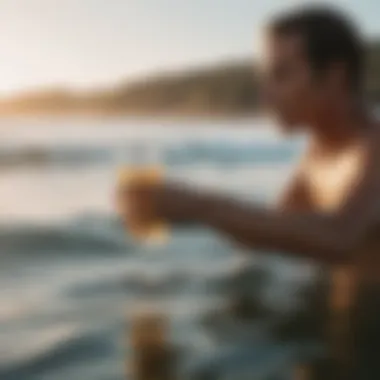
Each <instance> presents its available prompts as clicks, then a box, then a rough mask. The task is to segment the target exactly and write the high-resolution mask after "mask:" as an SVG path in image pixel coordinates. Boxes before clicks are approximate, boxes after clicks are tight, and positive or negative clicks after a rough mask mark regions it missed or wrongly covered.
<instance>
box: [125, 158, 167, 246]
mask: <svg viewBox="0 0 380 380" xmlns="http://www.w3.org/2000/svg"><path fill="white" fill-rule="evenodd" d="M163 179H164V170H163V168H162V166H161V165H158V164H148V163H146V164H144V163H141V161H140V162H133V163H132V164H130V165H124V167H122V168H121V169H120V170H119V174H118V184H119V187H120V188H123V187H128V186H130V185H133V184H141V185H144V184H147V185H153V186H154V185H156V184H159V183H161V182H162V181H163ZM126 206H127V207H128V205H126ZM126 228H127V230H128V232H129V233H130V234H131V235H132V236H133V237H134V238H135V239H136V240H139V241H142V242H144V243H153V244H157V243H161V244H162V243H164V242H166V240H167V238H168V227H167V225H166V224H165V223H164V222H163V221H161V220H152V221H149V222H144V223H143V224H142V223H133V220H132V221H130V222H127V224H126Z"/></svg>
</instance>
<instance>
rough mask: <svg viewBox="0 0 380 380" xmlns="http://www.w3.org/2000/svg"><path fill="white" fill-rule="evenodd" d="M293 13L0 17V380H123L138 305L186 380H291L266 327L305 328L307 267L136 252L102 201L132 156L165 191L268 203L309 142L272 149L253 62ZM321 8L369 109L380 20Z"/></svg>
mask: <svg viewBox="0 0 380 380" xmlns="http://www.w3.org/2000/svg"><path fill="white" fill-rule="evenodd" d="M300 3H304V4H307V3H308V2H307V1H304V2H300V1H284V0H267V1H265V2H259V1H253V0H192V1H184V0H182V1H180V0H2V1H1V2H0V95H1V96H0V169H1V175H0V257H1V265H0V378H1V379H2V380H65V379H68V378H72V379H78V380H79V379H81V380H123V379H129V378H131V379H132V378H133V377H132V376H131V375H128V371H126V370H125V367H126V366H125V362H126V361H127V362H128V360H129V359H128V358H129V357H130V354H131V342H130V339H129V336H130V335H129V333H128V331H129V330H128V329H129V322H128V321H129V319H128V315H129V313H130V312H131V310H133V309H134V307H135V305H136V303H138V301H139V300H141V297H143V295H144V294H146V293H147V289H148V290H149V289H150V290H152V289H153V290H154V294H155V296H156V297H158V298H157V299H159V301H160V304H161V306H162V305H163V306H164V309H165V313H166V317H167V318H168V321H169V324H170V341H171V342H172V343H173V345H175V346H176V347H180V348H178V350H179V351H180V352H181V355H180V356H181V361H180V363H181V365H180V367H181V371H184V374H183V376H188V375H189V373H193V374H194V373H195V374H196V373H197V371H200V372H202V371H204V368H207V371H211V370H210V368H212V371H214V372H213V374H215V373H217V374H218V373H219V374H223V378H226V379H227V378H231V379H232V378H234V379H236V378H237V377H239V376H240V378H243V375H244V376H246V377H245V378H250V379H252V378H255V379H263V380H264V379H269V378H271V379H274V378H275V379H280V380H281V379H285V378H286V377H285V376H286V373H287V372H286V371H287V370H288V368H289V367H290V365H291V361H292V355H293V354H292V353H293V351H294V349H295V348H294V347H295V346H297V345H299V344H301V343H302V342H301V341H300V340H299V341H297V339H293V340H292V342H293V343H292V344H290V343H289V340H284V339H281V336H282V333H281V332H278V331H277V330H276V329H273V328H271V326H273V325H276V321H278V320H288V319H289V320H291V318H290V317H289V318H288V316H291V315H293V314H294V313H297V312H298V313H299V310H300V307H302V305H304V301H305V297H304V294H305V291H307V290H308V289H309V288H312V287H313V284H314V282H315V280H314V279H315V278H316V277H317V273H318V268H315V267H314V266H313V264H312V263H309V262H300V261H292V260H290V259H287V258H284V257H282V256H281V253H278V254H273V255H270V256H268V255H265V256H260V253H259V252H257V253H253V254H249V255H247V253H246V252H243V251H241V250H239V249H238V248H237V247H235V246H232V245H231V244H230V243H229V242H227V241H225V240H224V239H223V238H222V237H221V236H217V235H215V234H214V233H212V232H211V231H208V230H205V229H187V230H181V231H174V232H173V233H172V235H171V238H170V240H169V241H168V243H167V244H165V245H163V246H159V247H158V246H156V247H148V246H144V245H141V244H138V243H136V242H135V241H134V240H133V239H132V238H131V237H130V236H128V234H127V233H126V232H125V231H124V229H123V227H122V226H121V225H120V223H119V221H118V220H117V217H116V215H115V213H114V209H113V204H112V196H113V190H114V186H115V184H116V179H117V171H118V169H119V168H120V167H121V166H122V165H124V164H128V162H129V161H130V160H131V152H132V151H133V150H134V149H135V148H136V146H137V147H144V149H146V150H147V151H151V152H152V151H154V152H155V156H156V157H158V160H159V161H160V164H161V165H163V166H164V167H165V173H166V174H167V175H168V176H173V177H175V178H178V179H184V180H186V181H188V182H194V183H196V184H199V185H203V186H208V187H212V188H216V189H221V190H223V191H226V192H231V193H232V194H238V195H240V196H244V197H247V198H249V199H255V200H258V201H260V202H265V203H270V202H272V201H273V200H274V199H275V198H276V196H277V195H278V193H279V191H280V190H281V188H282V186H283V185H284V184H285V182H286V180H287V178H288V176H289V174H290V171H291V167H292V164H293V163H294V162H295V161H296V160H297V158H298V156H299V154H300V153H301V151H302V149H303V138H302V137H300V138H294V139H291V140H283V137H282V136H281V135H279V134H278V133H277V132H276V129H275V125H274V124H273V122H271V121H270V120H269V119H267V118H265V117H264V116H262V115H261V113H260V109H259V105H258V96H257V94H258V72H257V71H256V69H255V60H257V59H259V57H260V35H261V28H262V26H263V24H264V23H265V20H266V19H267V18H268V16H270V15H271V14H272V13H274V12H279V11H281V10H285V9H288V8H289V7H292V6H294V5H299V4H300ZM332 3H334V5H339V6H340V7H341V8H342V9H344V10H346V11H348V12H350V13H351V14H353V15H354V16H355V18H356V20H357V21H358V22H359V23H360V24H361V26H362V27H363V29H364V32H365V34H366V36H367V38H368V52H369V55H368V56H369V60H368V85H367V95H368V98H369V99H370V101H371V102H372V104H374V105H376V104H377V101H378V100H379V98H380V37H379V36H380V26H379V23H378V13H379V11H380V4H379V3H378V2H377V1H376V0H362V1H357V0H341V1H340V2H336V1H334V2H332ZM324 4H326V2H324ZM306 298H309V299H310V297H306ZM289 329H290V330H291V329H292V327H291V326H290V328H289ZM274 330H276V331H277V333H276V332H274ZM276 334H277V335H276ZM247 353H249V355H248V354H247ZM247 355H248V356H247ZM218 371H219V372H218ZM276 371H277V372H280V373H281V375H282V377H273V376H277V372H276ZM191 376H196V375H191ZM215 376H217V377H216V378H222V376H218V375H215ZM270 376H272V377H270Z"/></svg>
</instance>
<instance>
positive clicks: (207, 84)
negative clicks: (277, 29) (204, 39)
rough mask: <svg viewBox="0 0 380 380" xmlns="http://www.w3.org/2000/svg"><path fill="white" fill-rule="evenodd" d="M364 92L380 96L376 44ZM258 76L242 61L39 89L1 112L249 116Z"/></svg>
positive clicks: (6, 102)
mask: <svg viewBox="0 0 380 380" xmlns="http://www.w3.org/2000/svg"><path fill="white" fill-rule="evenodd" d="M367 77H368V80H367V95H368V96H369V98H370V99H371V100H372V101H374V102H377V101H379V100H380V42H376V43H372V44H371V49H370V52H369V54H368V75H367ZM257 95H258V85H257V74H256V73H255V70H254V68H253V65H252V63H251V62H248V61H241V62H232V63H226V64H223V65H222V64H221V65H218V66H214V67H208V68H203V69H197V70H192V71H190V72H183V73H178V74H176V75H173V74H172V75H160V76H157V77H151V78H146V79H144V80H141V81H137V82H134V83H130V82H129V83H126V84H121V85H119V86H117V87H115V88H113V89H109V90H99V91H94V92H92V93H82V94H78V93H70V92H67V91H64V90H59V89H58V90H53V91H40V92H36V93H29V94H24V95H20V96H18V97H15V98H12V99H3V100H0V115H8V114H28V113H77V112H80V113H89V114H124V113H125V114H131V115H133V114H136V115H149V114H169V115H170V114H173V115H194V116H196V115H205V114H207V115H226V116H228V115H232V116H234V115H247V114H250V113H252V112H254V111H255V108H256V107H257Z"/></svg>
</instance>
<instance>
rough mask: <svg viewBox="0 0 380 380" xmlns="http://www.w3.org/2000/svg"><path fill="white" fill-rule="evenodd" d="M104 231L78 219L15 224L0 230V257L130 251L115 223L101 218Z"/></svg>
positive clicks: (4, 226)
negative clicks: (44, 223)
mask: <svg viewBox="0 0 380 380" xmlns="http://www.w3.org/2000/svg"><path fill="white" fill-rule="evenodd" d="M104 224H107V225H108V226H107V227H105V226H104V225H103V228H101V227H100V226H99V228H94V226H92V228H91V225H88V226H87V227H90V228H86V224H85V223H83V224H80V220H79V219H78V220H74V221H71V223H67V224H58V225H57V224H50V225H38V224H25V225H23V224H17V225H11V226H6V225H3V226H2V227H0V252H1V255H7V254H8V255H17V254H18V255H23V254H26V253H27V254H28V255H32V254H36V253H41V254H43V253H49V254H54V253H64V254H65V255H68V254H69V255H70V254H77V253H82V254H83V253H86V254H97V253H104V252H107V253H116V254H118V253H123V254H125V252H128V250H129V249H130V248H131V246H130V244H129V243H128V242H127V241H126V239H125V237H124V234H123V232H122V231H121V230H120V226H119V225H118V224H117V223H116V221H112V220H107V219H104Z"/></svg>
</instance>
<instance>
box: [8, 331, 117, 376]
mask: <svg viewBox="0 0 380 380" xmlns="http://www.w3.org/2000/svg"><path fill="white" fill-rule="evenodd" d="M78 334H79V332H78V331H76V334H75V335H71V336H69V337H66V338H63V339H61V340H59V341H58V342H55V344H54V345H53V346H52V347H49V348H48V349H46V350H44V351H43V352H42V353H41V354H40V355H33V356H32V357H30V358H25V359H24V361H22V362H21V363H20V362H17V363H15V364H14V365H5V366H2V367H0V378H1V379H7V380H25V379H28V380H34V379H36V380H37V379H40V378H41V377H42V376H43V375H45V374H49V373H50V372H52V373H56V372H59V371H60V370H61V369H65V368H67V367H68V366H70V365H73V364H74V363H78V362H80V363H81V364H82V365H83V364H86V363H89V364H91V362H93V361H99V360H104V358H105V357H109V356H110V355H112V353H113V352H114V351H115V342H114V341H113V338H114V335H115V334H114V333H112V331H109V329H106V330H101V331H99V330H97V331H90V332H88V331H85V330H84V331H82V333H81V334H80V335H78Z"/></svg>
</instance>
